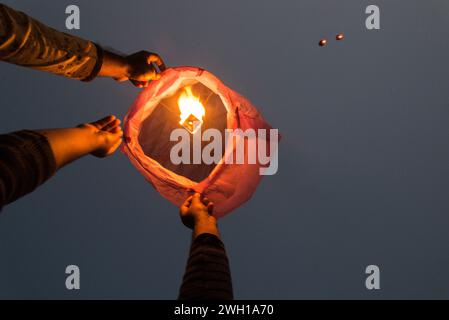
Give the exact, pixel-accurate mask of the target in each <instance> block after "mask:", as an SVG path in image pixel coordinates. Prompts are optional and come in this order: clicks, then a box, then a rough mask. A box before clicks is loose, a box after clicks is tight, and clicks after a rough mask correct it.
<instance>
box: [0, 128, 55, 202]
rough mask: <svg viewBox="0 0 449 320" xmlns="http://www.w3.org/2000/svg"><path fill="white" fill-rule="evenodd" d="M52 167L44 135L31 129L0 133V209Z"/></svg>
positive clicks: (44, 177)
mask: <svg viewBox="0 0 449 320" xmlns="http://www.w3.org/2000/svg"><path fill="white" fill-rule="evenodd" d="M55 171H56V163H55V159H54V156H53V151H52V150H51V147H50V145H49V143H48V141H47V138H46V137H44V136H43V135H41V134H39V133H37V132H34V131H19V132H14V133H10V134H4V135H0V209H1V207H2V206H4V205H6V204H8V203H11V202H13V201H15V200H17V199H18V198H20V197H22V196H24V195H26V194H28V193H30V192H31V191H33V190H34V189H36V188H37V187H38V186H39V185H41V184H42V183H44V182H45V181H46V180H47V179H48V178H50V177H51V176H52V175H53V174H54V172H55Z"/></svg>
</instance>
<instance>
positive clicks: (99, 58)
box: [81, 43, 104, 82]
mask: <svg viewBox="0 0 449 320" xmlns="http://www.w3.org/2000/svg"><path fill="white" fill-rule="evenodd" d="M94 45H95V47H96V48H97V61H96V63H95V66H94V68H93V69H92V72H91V73H90V75H89V76H87V77H86V78H84V79H82V80H81V81H84V82H90V81H92V80H93V79H95V78H96V77H97V76H98V74H99V73H100V70H101V67H102V66H103V56H104V52H103V48H102V47H101V46H100V45H98V44H96V43H94Z"/></svg>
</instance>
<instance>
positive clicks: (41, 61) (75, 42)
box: [0, 3, 103, 81]
mask: <svg viewBox="0 0 449 320" xmlns="http://www.w3.org/2000/svg"><path fill="white" fill-rule="evenodd" d="M102 57H103V51H102V49H101V47H100V46H97V45H95V44H94V43H92V42H90V41H87V40H84V39H81V38H79V37H75V36H72V35H69V34H66V33H63V32H60V31H57V30H55V29H53V28H50V27H48V26H46V25H44V24H42V23H40V22H39V21H37V20H35V19H33V18H31V17H29V16H28V15H26V14H25V13H23V12H19V11H16V10H14V9H11V8H9V7H7V6H5V5H4V4H1V3H0V60H3V61H6V62H9V63H13V64H16V65H20V66H23V67H28V68H32V69H36V70H40V71H46V72H50V73H54V74H57V75H61V76H65V77H68V78H74V79H77V80H82V81H89V80H92V79H93V78H95V77H96V76H97V74H98V73H99V71H100V69H101V65H102V63H103V58H102Z"/></svg>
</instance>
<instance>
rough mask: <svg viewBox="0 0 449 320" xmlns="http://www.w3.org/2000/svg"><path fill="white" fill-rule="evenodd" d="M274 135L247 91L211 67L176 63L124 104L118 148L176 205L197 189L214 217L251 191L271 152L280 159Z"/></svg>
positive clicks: (245, 199) (230, 209)
mask: <svg viewBox="0 0 449 320" xmlns="http://www.w3.org/2000/svg"><path fill="white" fill-rule="evenodd" d="M278 141H279V137H278V134H277V130H274V129H273V128H272V127H271V126H270V125H269V124H268V123H267V122H266V121H265V120H264V118H263V117H262V115H261V114H260V112H259V111H258V110H257V109H256V107H254V106H253V105H252V104H251V103H250V102H249V101H248V100H247V99H246V98H244V97H243V96H241V95H240V94H238V93H236V92H235V91H233V90H231V89H229V88H228V87H227V86H225V85H224V84H223V83H222V82H221V81H220V80H219V79H218V78H217V77H215V76H214V75H212V74H211V73H210V72H208V71H205V70H203V69H200V68H194V67H177V68H169V69H167V70H165V71H164V72H163V73H162V76H161V79H159V80H157V81H153V82H151V83H150V85H149V86H148V87H147V88H145V89H143V91H142V92H141V93H140V94H139V96H138V97H137V99H136V101H135V102H134V104H133V105H132V106H131V108H130V109H129V111H128V113H127V115H126V117H125V120H124V143H123V144H122V151H123V152H124V153H125V154H126V155H127V156H128V158H129V159H130V161H131V163H132V164H133V165H134V166H135V167H136V168H137V170H139V172H140V173H141V174H142V175H143V176H144V177H145V179H146V180H147V181H148V182H149V183H150V184H151V185H152V186H153V187H154V188H155V189H156V190H157V191H158V192H159V193H160V194H161V195H162V196H163V197H164V198H166V199H167V200H169V201H170V202H172V203H173V204H174V205H176V206H180V205H181V204H182V203H183V202H184V201H185V199H186V198H188V197H189V196H190V195H191V194H193V193H194V192H199V193H201V194H202V195H204V196H206V197H208V198H209V199H210V200H211V201H213V202H214V204H215V206H214V215H215V216H216V217H218V218H219V217H222V216H224V215H226V214H227V213H229V212H231V211H232V210H233V209H235V208H237V207H239V206H240V205H241V204H243V203H244V202H246V201H247V200H249V199H250V198H251V196H252V194H253V193H254V191H255V190H256V188H257V186H258V184H259V182H260V180H261V178H262V176H263V175H264V172H266V168H267V167H270V166H271V167H273V166H272V165H271V164H272V163H273V162H274V161H273V160H272V158H273V154H276V163H277V142H278ZM254 153H255V154H254Z"/></svg>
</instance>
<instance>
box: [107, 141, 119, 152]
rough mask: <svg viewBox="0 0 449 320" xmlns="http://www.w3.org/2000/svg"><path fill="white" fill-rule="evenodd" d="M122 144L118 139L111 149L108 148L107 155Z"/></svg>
mask: <svg viewBox="0 0 449 320" xmlns="http://www.w3.org/2000/svg"><path fill="white" fill-rule="evenodd" d="M121 144H122V140H121V139H119V140H118V141H117V142H116V143H115V144H114V145H113V146H112V147H111V149H109V152H108V155H111V154H113V153H114V152H115V150H117V148H118V147H120V145H121Z"/></svg>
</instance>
